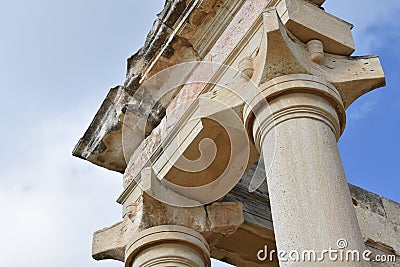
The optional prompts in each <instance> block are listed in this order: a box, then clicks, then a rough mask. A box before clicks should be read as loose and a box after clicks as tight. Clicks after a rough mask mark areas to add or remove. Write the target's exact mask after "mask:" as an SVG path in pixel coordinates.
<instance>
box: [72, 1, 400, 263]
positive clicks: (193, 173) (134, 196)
mask: <svg viewBox="0 0 400 267" xmlns="http://www.w3.org/2000/svg"><path fill="white" fill-rule="evenodd" d="M323 2H324V1H323V0H310V1H307V0H247V1H246V0H219V1H217V0H203V1H201V0H167V1H166V3H165V7H164V10H163V11H162V12H161V13H160V14H158V17H157V20H156V21H155V22H154V25H153V28H152V30H151V31H150V33H149V34H148V36H147V38H146V41H145V44H144V46H143V47H142V48H141V49H140V50H139V51H138V52H137V53H135V54H134V55H133V56H131V57H130V58H129V59H128V65H127V73H126V80H125V82H124V84H123V85H120V86H117V87H115V88H112V89H111V90H110V92H109V93H108V95H107V97H106V99H105V100H104V102H103V103H102V105H101V107H100V109H99V111H98V112H97V114H96V116H95V117H94V119H93V121H92V123H91V124H90V126H89V128H88V130H87V131H86V133H85V134H84V136H83V137H82V138H81V139H80V140H79V142H78V144H77V145H76V147H75V149H74V151H73V155H74V156H77V157H80V158H82V159H85V160H88V161H90V162H92V163H94V164H96V165H99V166H101V167H104V168H107V169H109V170H113V171H117V172H120V173H122V174H123V181H124V183H123V185H124V188H123V191H122V193H121V195H120V196H119V198H118V202H119V203H120V204H121V205H122V218H121V220H120V222H118V223H116V224H114V225H113V226H110V227H107V228H104V229H102V230H99V231H97V232H95V233H94V236H93V244H92V254H93V258H94V259H96V260H103V259H114V260H118V261H121V262H124V263H125V266H127V267H132V266H133V267H139V266H198V267H203V266H210V265H211V260H210V259H211V257H212V258H215V259H219V260H222V261H224V262H227V263H230V264H233V265H236V266H310V265H311V266H400V204H399V203H396V202H394V201H391V200H389V199H386V198H384V197H381V196H378V195H375V194H373V193H371V192H368V191H366V190H363V189H361V188H358V187H356V186H353V185H349V184H348V183H347V180H346V176H345V174H344V170H343V165H342V161H341V158H340V154H339V151H338V147H337V141H338V140H339V138H340V136H341V135H342V133H343V131H344V129H345V126H346V109H347V108H348V107H349V106H350V105H351V104H352V103H353V102H354V101H355V100H356V99H357V98H359V97H360V96H362V95H364V94H365V93H368V92H369V91H371V90H374V89H376V88H379V87H382V86H384V85H385V76H384V73H383V70H382V67H381V63H380V61H379V58H378V57H377V56H363V57H354V56H352V53H353V52H354V50H355V47H354V42H353V37H352V33H351V29H352V27H353V26H352V25H351V24H349V23H347V22H345V21H343V20H341V19H339V18H337V17H335V16H333V15H331V14H328V13H327V12H325V11H324V9H323V7H322V6H321V5H322V4H323ZM116 220H117V218H116ZM332 250H335V251H336V252H333V254H332ZM271 251H281V252H282V253H281V254H280V253H279V252H276V253H272V254H271V257H269V256H270V254H269V253H270V252H271ZM324 251H326V253H324ZM313 253H314V254H313ZM304 255H306V256H307V257H302V256H304ZM332 255H333V256H334V257H332ZM357 256H358V257H359V258H357ZM368 259H370V260H371V261H368ZM379 260H380V262H378V261H379Z"/></svg>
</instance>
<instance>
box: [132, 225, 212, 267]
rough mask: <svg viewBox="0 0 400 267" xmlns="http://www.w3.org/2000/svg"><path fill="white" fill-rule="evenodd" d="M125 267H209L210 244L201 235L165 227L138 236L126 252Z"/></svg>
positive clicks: (171, 226) (185, 229) (176, 227)
mask: <svg viewBox="0 0 400 267" xmlns="http://www.w3.org/2000/svg"><path fill="white" fill-rule="evenodd" d="M125 255H126V257H127V258H126V260H125V266H126V267H153V266H160V267H161V266H177V267H186V266H190V267H209V266H211V263H210V252H209V247H208V244H207V241H206V240H205V239H204V238H203V236H202V235H201V234H199V233H198V232H196V231H194V230H192V229H189V228H187V227H183V226H176V225H162V226H156V227H153V228H149V229H146V230H144V231H142V232H140V233H139V234H138V235H136V236H135V239H134V240H133V241H132V242H131V243H129V244H128V246H127V249H126V254H125Z"/></svg>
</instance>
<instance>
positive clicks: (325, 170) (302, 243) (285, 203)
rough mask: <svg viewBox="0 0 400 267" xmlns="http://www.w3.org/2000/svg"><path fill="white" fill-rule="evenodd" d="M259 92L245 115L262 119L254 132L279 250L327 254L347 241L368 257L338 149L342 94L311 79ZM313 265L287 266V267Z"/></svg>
mask: <svg viewBox="0 0 400 267" xmlns="http://www.w3.org/2000/svg"><path fill="white" fill-rule="evenodd" d="M260 89H261V94H260V95H259V97H258V98H257V97H256V98H255V99H253V101H252V103H251V105H250V106H249V107H248V108H247V109H246V110H245V116H246V117H247V118H249V117H251V116H252V115H251V113H252V114H254V115H255V118H254V122H253V123H250V124H252V125H248V127H249V128H250V129H251V127H252V135H253V137H254V142H255V144H256V146H257V147H258V149H259V150H260V152H261V151H262V152H263V155H264V160H265V167H266V172H267V182H268V188H269V196H270V202H271V210H272V217H273V222H274V232H275V238H276V244H277V248H278V250H283V251H286V252H287V253H289V252H291V251H293V250H295V251H298V252H299V253H300V255H301V253H302V251H303V250H314V251H316V252H319V253H321V252H322V251H323V250H328V249H329V248H332V249H336V250H337V249H338V244H337V243H338V240H342V242H341V244H339V247H343V248H344V249H345V250H358V251H360V253H361V254H360V255H361V257H362V253H363V251H364V250H365V246H364V242H363V239H362V235H361V231H360V228H359V225H358V221H357V218H356V214H355V211H354V208H353V205H352V200H351V196H350V192H349V188H348V185H347V181H346V177H345V174H344V170H343V166H342V162H341V158H340V155H339V151H338V147H337V140H338V138H339V137H340V135H341V132H342V130H343V128H344V123H345V117H344V116H345V111H344V107H343V104H342V100H341V97H340V95H339V93H338V91H337V90H336V89H335V87H333V86H332V85H331V84H329V83H328V82H326V81H324V80H323V79H321V78H318V77H316V76H312V75H305V74H295V75H286V76H282V77H278V78H275V79H272V80H270V81H268V82H266V83H264V84H262V85H261V87H260ZM260 96H261V97H260ZM264 99H266V100H267V102H268V104H269V106H268V105H266V104H265V103H266V102H265V101H264ZM250 121H251V120H250ZM269 167H270V168H269ZM343 240H346V242H347V244H348V245H347V246H346V247H345V245H346V244H343V243H344V241H343ZM317 255H318V254H317ZM292 256H293V255H292ZM294 256H295V254H294ZM286 258H288V255H286ZM310 264H311V265H312V263H310V262H301V261H300V262H292V261H291V260H290V259H289V260H288V261H287V262H285V261H284V260H281V261H280V266H289V265H290V266H309V265H310ZM320 264H324V266H365V263H364V262H362V261H361V262H343V261H340V260H337V261H330V259H329V254H326V255H325V261H324V262H323V263H321V262H320V263H319V265H318V264H317V265H318V266H320Z"/></svg>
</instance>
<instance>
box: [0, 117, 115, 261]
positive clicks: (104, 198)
mask: <svg viewBox="0 0 400 267" xmlns="http://www.w3.org/2000/svg"><path fill="white" fill-rule="evenodd" d="M76 115H77V114H68V115H66V116H63V117H52V118H47V119H43V120H42V121H41V122H38V124H37V128H34V129H30V131H29V132H27V133H26V134H25V138H26V139H28V140H29V144H30V146H29V147H23V148H22V149H21V147H16V148H15V149H17V150H19V151H22V150H25V153H26V154H25V155H24V156H23V157H21V158H23V161H19V162H18V166H13V169H12V170H11V171H10V169H9V168H7V169H2V170H1V171H0V175H1V177H3V178H5V179H2V180H1V181H0V210H1V212H2V220H0V235H1V236H2V240H7V242H2V243H1V244H0V250H1V251H2V252H6V253H4V255H3V256H2V264H3V265H4V266H8V267H13V266H15V267H17V266H18V267H24V266H32V263H35V266H55V265H56V266H61V267H62V266H71V265H72V266H79V265H81V266H82V265H85V266H122V264H120V263H117V262H105V263H103V264H99V263H96V262H94V261H93V260H92V259H91V258H90V255H91V254H90V253H91V251H90V244H91V234H92V232H93V231H95V230H98V229H101V228H103V227H105V226H109V225H111V224H113V223H115V222H117V221H118V220H119V219H120V216H121V210H120V209H121V208H120V206H119V205H117V204H116V203H115V199H116V198H117V196H118V194H119V193H120V192H121V190H122V183H121V175H118V174H112V173H110V172H107V171H105V170H103V169H101V168H99V167H96V166H91V165H90V164H89V163H87V162H84V161H82V160H79V159H75V158H73V157H72V156H71V150H72V148H73V145H74V143H75V142H76V141H77V140H76V139H75V138H74V135H77V133H80V132H81V130H82V125H77V123H76V119H75V118H77V116H76ZM80 123H82V122H80ZM84 123H85V124H86V122H84ZM74 125H75V127H73V126H74ZM14 145H15V146H25V144H18V143H16V144H14Z"/></svg>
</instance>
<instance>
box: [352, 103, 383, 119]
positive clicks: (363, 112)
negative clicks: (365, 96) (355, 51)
mask: <svg viewBox="0 0 400 267" xmlns="http://www.w3.org/2000/svg"><path fill="white" fill-rule="evenodd" d="M376 105H377V102H375V101H366V102H362V103H360V104H353V105H352V106H350V108H349V109H348V110H347V116H348V118H349V119H350V120H353V121H354V120H361V119H364V118H366V117H367V116H368V114H369V113H370V112H372V111H373V110H374V108H375V106H376Z"/></svg>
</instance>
